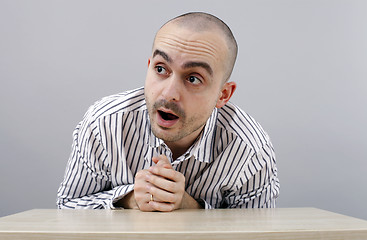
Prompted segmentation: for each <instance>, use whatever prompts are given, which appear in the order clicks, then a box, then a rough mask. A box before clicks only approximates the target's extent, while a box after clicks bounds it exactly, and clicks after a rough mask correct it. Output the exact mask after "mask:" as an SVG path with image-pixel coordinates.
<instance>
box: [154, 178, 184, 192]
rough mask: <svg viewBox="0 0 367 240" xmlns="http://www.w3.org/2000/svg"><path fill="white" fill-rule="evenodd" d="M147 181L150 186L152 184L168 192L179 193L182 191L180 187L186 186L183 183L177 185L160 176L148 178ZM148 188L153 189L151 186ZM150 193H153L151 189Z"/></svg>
mask: <svg viewBox="0 0 367 240" xmlns="http://www.w3.org/2000/svg"><path fill="white" fill-rule="evenodd" d="M147 181H148V182H149V183H150V184H152V185H153V186H155V187H157V188H160V189H163V190H165V191H168V192H177V191H179V190H180V187H179V186H181V185H184V184H181V182H179V183H176V182H174V181H172V180H170V179H167V178H165V177H162V176H158V175H150V176H149V177H148V178H147ZM148 187H149V188H151V185H149V186H148ZM182 188H184V186H182ZM148 191H149V192H151V190H150V189H149V190H148Z"/></svg>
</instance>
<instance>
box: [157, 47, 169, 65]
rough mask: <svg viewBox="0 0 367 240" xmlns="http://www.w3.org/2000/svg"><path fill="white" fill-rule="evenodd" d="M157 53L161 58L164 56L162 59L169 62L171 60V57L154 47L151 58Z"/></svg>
mask: <svg viewBox="0 0 367 240" xmlns="http://www.w3.org/2000/svg"><path fill="white" fill-rule="evenodd" d="M157 55H159V56H161V57H162V58H164V60H166V61H167V62H169V63H171V62H172V59H171V58H170V57H169V56H168V55H167V54H166V53H165V52H162V51H161V50H158V49H156V50H155V51H154V53H153V58H154V57H155V56H157Z"/></svg>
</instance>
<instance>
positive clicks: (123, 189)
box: [108, 184, 134, 209]
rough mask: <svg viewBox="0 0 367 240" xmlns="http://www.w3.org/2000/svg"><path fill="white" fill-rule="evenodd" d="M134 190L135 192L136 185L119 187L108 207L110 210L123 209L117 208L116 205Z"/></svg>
mask: <svg viewBox="0 0 367 240" xmlns="http://www.w3.org/2000/svg"><path fill="white" fill-rule="evenodd" d="M133 190H134V184H128V185H123V186H119V187H117V188H116V190H115V192H114V194H113V197H112V200H111V202H110V204H109V206H108V207H109V208H110V209H119V208H121V207H116V206H115V205H114V204H115V203H116V202H118V201H119V200H121V199H122V198H124V197H125V196H126V195H127V194H129V193H130V192H131V191H133Z"/></svg>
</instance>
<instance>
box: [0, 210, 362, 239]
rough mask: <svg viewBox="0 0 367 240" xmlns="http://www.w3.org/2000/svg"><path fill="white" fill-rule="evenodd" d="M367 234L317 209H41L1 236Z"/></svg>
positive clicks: (10, 224) (8, 225)
mask: <svg viewBox="0 0 367 240" xmlns="http://www.w3.org/2000/svg"><path fill="white" fill-rule="evenodd" d="M122 238H123V239H170V240H171V239H174V240H178V239H211V240H212V239H333V240H334V239H348V240H351V239H367V221H364V220H360V219H356V218H352V217H347V216H344V215H340V214H336V213H332V212H327V211H324V210H320V209H315V208H277V209H218V210H178V211H175V212H171V213H159V212H140V211H136V210H56V209H52V210H51V209H36V210H30V211H26V212H22V213H18V214H14V215H10V216H7V217H3V218H0V239H2V240H5V239H122Z"/></svg>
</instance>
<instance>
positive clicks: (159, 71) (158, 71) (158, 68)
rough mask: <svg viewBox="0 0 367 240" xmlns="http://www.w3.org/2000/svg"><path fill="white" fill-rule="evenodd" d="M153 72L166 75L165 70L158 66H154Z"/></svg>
mask: <svg viewBox="0 0 367 240" xmlns="http://www.w3.org/2000/svg"><path fill="white" fill-rule="evenodd" d="M155 70H156V72H157V73H158V74H167V71H166V69H165V68H164V67H162V66H160V65H158V66H156V67H155Z"/></svg>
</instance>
